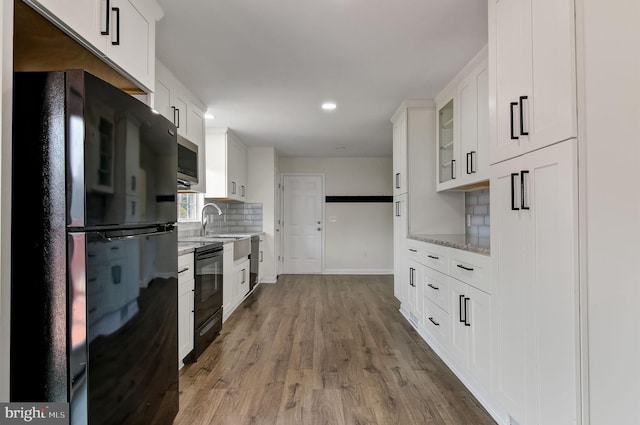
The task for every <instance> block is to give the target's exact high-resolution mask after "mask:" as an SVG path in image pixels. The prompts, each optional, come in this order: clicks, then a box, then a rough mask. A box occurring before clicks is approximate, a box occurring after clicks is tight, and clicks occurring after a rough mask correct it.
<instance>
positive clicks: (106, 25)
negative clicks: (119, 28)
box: [100, 0, 111, 35]
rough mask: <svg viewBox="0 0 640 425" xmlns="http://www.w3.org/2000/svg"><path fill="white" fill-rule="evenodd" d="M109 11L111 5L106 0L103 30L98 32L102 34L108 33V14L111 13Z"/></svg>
mask: <svg viewBox="0 0 640 425" xmlns="http://www.w3.org/2000/svg"><path fill="white" fill-rule="evenodd" d="M110 11H111V5H110V4H109V0H107V7H106V11H105V15H107V16H106V17H105V18H106V19H105V28H106V29H105V30H104V31H100V34H102V35H109V30H110V28H109V17H110V16H109V15H111V13H109V12H110Z"/></svg>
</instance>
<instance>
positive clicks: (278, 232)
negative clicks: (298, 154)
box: [274, 170, 282, 278]
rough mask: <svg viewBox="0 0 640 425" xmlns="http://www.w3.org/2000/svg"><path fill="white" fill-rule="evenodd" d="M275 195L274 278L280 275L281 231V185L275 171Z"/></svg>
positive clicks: (278, 172) (277, 173)
mask: <svg viewBox="0 0 640 425" xmlns="http://www.w3.org/2000/svg"><path fill="white" fill-rule="evenodd" d="M275 182H276V183H275V184H276V187H275V194H276V202H275V214H274V215H275V217H274V219H275V230H276V231H275V236H274V242H275V248H276V249H275V253H274V258H275V260H276V261H275V263H276V276H275V277H276V278H277V277H278V276H280V275H281V274H282V231H281V228H282V226H281V223H282V183H281V182H280V171H278V170H275Z"/></svg>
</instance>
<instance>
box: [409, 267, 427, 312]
mask: <svg viewBox="0 0 640 425" xmlns="http://www.w3.org/2000/svg"><path fill="white" fill-rule="evenodd" d="M423 268H424V266H423V265H422V264H420V263H418V262H416V261H414V260H411V259H409V260H407V272H408V277H409V278H408V281H407V284H408V289H407V298H406V304H407V313H408V316H409V320H410V321H411V322H412V323H413V324H414V325H418V324H419V323H420V322H421V319H422V287H421V286H422V285H421V283H422V280H423Z"/></svg>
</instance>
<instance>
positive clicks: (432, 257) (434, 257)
mask: <svg viewBox="0 0 640 425" xmlns="http://www.w3.org/2000/svg"><path fill="white" fill-rule="evenodd" d="M427 257H429V258H431V259H433V260H439V259H440V257H436V256H435V255H427Z"/></svg>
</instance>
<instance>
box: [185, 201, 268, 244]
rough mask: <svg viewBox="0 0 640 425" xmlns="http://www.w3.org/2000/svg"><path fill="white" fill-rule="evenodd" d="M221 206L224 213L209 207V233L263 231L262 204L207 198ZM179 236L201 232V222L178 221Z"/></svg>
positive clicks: (207, 216) (207, 211)
mask: <svg viewBox="0 0 640 425" xmlns="http://www.w3.org/2000/svg"><path fill="white" fill-rule="evenodd" d="M204 201H205V203H207V202H209V201H211V202H213V203H215V204H216V205H217V206H219V207H220V209H221V210H222V215H218V211H217V210H216V209H215V208H213V207H209V208H207V210H206V212H205V216H206V218H207V233H253V232H261V231H262V204H250V203H243V202H224V201H219V200H211V199H205V200H204ZM178 232H179V236H180V235H181V236H196V235H199V234H200V223H195V222H189V223H178Z"/></svg>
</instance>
